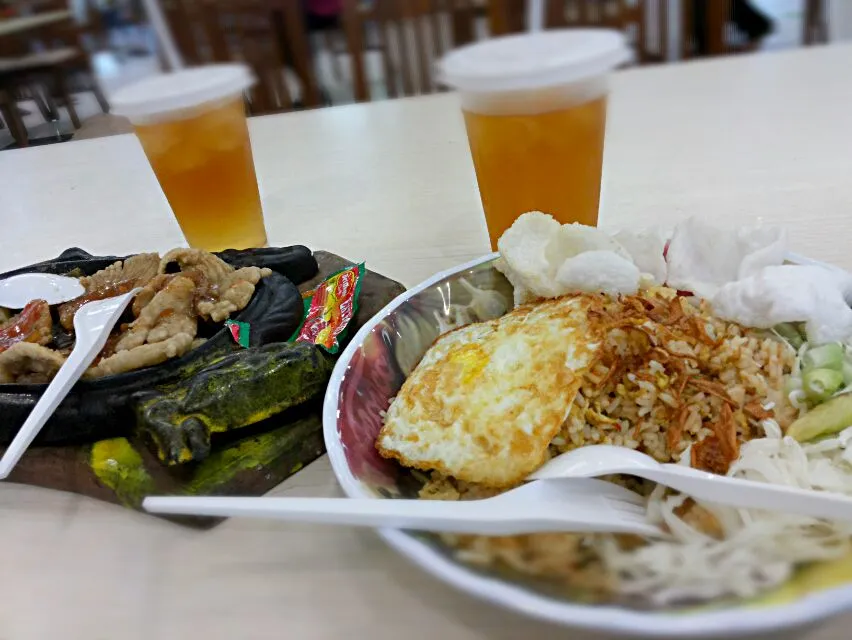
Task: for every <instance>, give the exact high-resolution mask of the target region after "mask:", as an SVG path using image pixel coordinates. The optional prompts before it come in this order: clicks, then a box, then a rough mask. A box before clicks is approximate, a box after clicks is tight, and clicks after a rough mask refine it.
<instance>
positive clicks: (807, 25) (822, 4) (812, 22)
mask: <svg viewBox="0 0 852 640" xmlns="http://www.w3.org/2000/svg"><path fill="white" fill-rule="evenodd" d="M826 4H827V3H826V0H805V11H804V16H803V20H802V44H803V45H805V46H807V45H812V44H824V43H826V42H828V16H827V15H826V14H827V13H828V11H827V7H826Z"/></svg>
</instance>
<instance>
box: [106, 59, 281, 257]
mask: <svg viewBox="0 0 852 640" xmlns="http://www.w3.org/2000/svg"><path fill="white" fill-rule="evenodd" d="M252 83H253V78H252V75H251V73H250V71H249V70H248V68H247V67H245V66H243V65H238V64H226V65H211V66H208V67H197V68H193V69H187V70H185V71H178V72H175V73H168V74H164V75H160V76H155V77H152V78H148V79H146V80H143V81H141V82H139V83H136V84H134V85H132V86H128V87H126V88H124V89H122V90H120V91H119V92H117V93H116V94H115V95H114V96H113V98H112V105H113V109H112V111H113V113H116V114H118V115H123V116H126V117H127V118H129V119H130V121H131V123H132V124H133V128H134V129H135V131H136V135H137V136H138V137H139V142H141V143H142V148H143V149H144V150H145V155H146V156H147V157H148V162H150V163H151V168H152V169H153V170H154V174H155V175H156V176H157V180H158V181H159V183H160V187H161V188H162V190H163V193H164V194H165V196H166V198H167V199H168V201H169V204H170V205H171V208H172V211H173V212H174V214H175V218H177V221H178V224H180V228H181V230H182V231H183V235H184V236H185V237H186V240H187V242H189V244H190V246H192V247H195V248H198V249H205V250H207V251H220V250H223V249H248V248H251V247H262V246H265V245H266V229H265V228H264V225H263V210H262V209H261V204H260V193H259V191H258V187H257V178H256V176H255V172H254V162H253V160H252V153H251V143H250V141H249V134H248V126H247V123H246V114H245V107H244V104H243V92H244V91H245V90H246V89H247V88H248V87H249V86H251V84H252Z"/></svg>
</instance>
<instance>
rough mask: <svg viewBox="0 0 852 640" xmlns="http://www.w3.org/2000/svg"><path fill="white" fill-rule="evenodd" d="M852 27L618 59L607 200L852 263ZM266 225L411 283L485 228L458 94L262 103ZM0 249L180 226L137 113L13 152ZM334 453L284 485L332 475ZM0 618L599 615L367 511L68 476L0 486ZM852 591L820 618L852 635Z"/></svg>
mask: <svg viewBox="0 0 852 640" xmlns="http://www.w3.org/2000/svg"><path fill="white" fill-rule="evenodd" d="M850 65H852V47H849V46H842V47H841V46H838V47H833V48H818V49H810V50H802V51H796V52H784V53H768V54H760V55H754V56H740V57H736V58H729V59H725V60H720V61H713V62H696V63H690V64H684V65H680V66H666V67H656V68H648V69H644V70H632V71H628V72H623V73H619V74H618V75H617V76H616V77H615V78H614V79H613V94H612V101H611V109H610V116H609V117H610V121H609V125H608V129H607V147H606V156H605V174H606V178H605V181H606V184H605V188H604V199H603V205H602V206H603V214H602V224H603V225H604V226H606V227H614V226H623V225H634V226H641V225H647V224H650V223H654V224H662V225H666V226H669V225H671V224H672V223H674V222H675V221H677V220H679V219H681V218H682V217H684V216H686V215H688V214H696V215H700V216H706V217H708V218H712V219H715V220H718V221H719V222H721V223H729V224H741V223H745V222H748V221H754V220H757V219H758V218H763V219H764V220H766V221H767V222H777V223H782V224H784V225H786V226H787V227H788V228H789V230H790V234H791V238H792V244H793V248H794V249H795V250H797V251H799V252H802V253H805V254H809V255H811V256H813V257H817V258H821V259H824V260H827V261H831V262H835V263H837V264H840V265H843V266H845V267H850V268H852V253H850V252H849V251H848V246H849V237H850V234H852V216H850V211H852V153H850V149H852V126H850V119H852V115H850V113H852V112H850V111H849V105H850V104H852V84H850V83H849V82H846V81H844V80H843V79H842V78H843V75H844V73H845V71H846V70H847V69H849V68H850ZM251 131H252V139H253V141H254V149H255V160H256V164H257V167H258V174H259V178H260V181H261V184H262V193H263V197H264V202H265V209H266V215H267V219H268V227H269V232H270V239H271V241H272V242H273V243H288V244H290V243H297V242H298V243H304V244H307V245H309V246H312V247H316V248H325V249H329V250H332V251H335V252H338V253H340V254H342V255H345V256H347V257H350V258H352V259H366V260H367V263H368V265H370V266H371V267H372V268H374V269H376V270H378V271H381V272H383V273H385V274H387V275H390V276H392V277H394V278H397V279H399V280H402V281H403V282H405V283H406V284H409V285H411V284H414V283H416V282H417V281H419V280H421V279H423V278H425V277H427V276H428V275H430V274H431V273H433V272H435V271H437V270H439V269H443V268H446V267H449V266H452V265H454V264H457V263H460V262H463V261H465V260H467V259H469V258H472V257H475V256H478V255H481V254H483V253H485V252H486V251H487V250H488V244H487V239H486V233H485V228H484V222H483V220H482V214H481V206H480V203H479V199H478V194H477V191H476V187H475V181H474V174H473V168H472V164H471V161H470V159H469V154H468V150H467V142H466V139H465V134H464V129H463V124H462V120H461V117H460V114H459V113H458V111H457V109H456V104H455V98H454V97H453V96H451V95H438V96H433V97H428V98H421V99H409V100H400V101H395V102H384V103H377V104H371V105H360V106H349V107H341V108H335V109H326V110H322V111H315V112H310V113H300V114H295V115H286V116H271V117H266V118H258V119H255V120H253V121H252V123H251ZM0 223H1V224H2V232H0V233H2V235H0V238H2V248H3V250H2V252H0V270H2V269H6V268H11V267H14V266H17V265H20V264H25V263H27V262H31V261H34V260H38V259H42V258H47V257H50V256H53V255H55V254H57V253H58V252H59V251H60V250H61V249H63V248H66V247H68V246H73V245H78V246H82V247H84V248H87V249H88V250H90V251H92V252H93V253H115V254H126V253H130V252H133V251H141V250H151V249H159V250H164V249H168V248H170V247H171V246H173V245H175V244H176V243H179V242H180V241H181V237H180V235H179V231H178V228H177V226H176V225H175V224H174V223H173V222H172V220H171V216H170V214H169V211H168V209H167V207H166V203H165V200H164V199H163V196H162V195H161V194H160V192H159V191H158V188H157V184H156V182H155V179H154V177H153V175H152V173H151V172H150V170H149V168H148V166H147V164H146V162H145V159H144V157H143V155H142V151H141V148H140V147H139V146H138V144H137V142H136V140H135V138H133V137H132V136H116V137H110V138H103V139H95V140H87V141H81V142H73V143H69V144H63V145H54V146H49V147H38V148H33V149H26V150H20V151H5V152H3V153H0ZM336 492H337V488H336V483H335V481H334V478H333V477H332V475H331V472H330V470H329V466H328V463H327V461H326V460H325V459H321V460H319V461H317V462H316V463H314V464H313V465H311V466H309V467H308V468H307V469H305V470H304V471H302V472H300V473H298V474H297V475H296V476H295V477H293V478H291V479H290V480H289V481H288V482H286V483H284V484H283V485H282V486H280V487H279V488H278V489H276V491H275V492H274V493H277V494H289V495H335V494H336ZM0 510H2V517H0V550H2V551H0V558H2V563H0V566H2V570H3V578H4V580H3V585H4V586H2V587H0V637H4V638H6V637H8V638H14V639H15V640H19V639H23V638H46V637H57V638H59V637H61V638H86V639H87V640H91V639H92V638H107V637H108V638H111V639H122V640H123V639H124V638H132V639H135V638H139V639H141V638H188V637H199V638H201V637H203V638H205V639H208V640H213V639H215V638H229V639H233V638H311V639H313V638H329V639H335V640H336V639H338V638H343V637H351V638H373V639H375V640H380V639H385V638H387V639H391V638H393V639H394V640H396V639H399V638H405V639H406V640H421V639H422V640H426V639H429V640H433V639H434V638H448V639H449V638H452V639H453V640H455V639H464V640H468V639H474V638H497V639H498V640H499V639H506V640H508V639H510V638H512V639H513V638H518V637H522V636H523V637H527V636H529V637H537V638H564V637H571V638H574V639H577V640H589V639H591V638H599V636H596V635H594V634H587V633H583V632H567V633H566V632H565V631H564V630H558V629H555V628H551V627H548V626H545V625H542V624H538V623H534V622H530V621H528V620H525V619H522V618H521V617H519V616H516V615H514V614H510V613H506V612H501V611H498V610H496V609H494V608H492V607H491V606H489V605H486V604H483V603H479V602H477V601H474V600H473V599H471V598H469V597H467V596H464V595H460V594H458V593H456V592H454V591H453V590H451V589H450V588H448V587H444V586H443V585H441V584H439V583H437V582H436V581H435V580H433V579H432V578H430V577H428V576H426V575H424V574H423V573H422V572H421V571H419V570H417V569H415V568H413V567H411V566H410V565H408V564H407V563H406V562H405V561H403V560H401V559H399V558H397V557H396V556H394V555H393V554H392V553H391V552H390V551H388V550H387V549H386V548H385V547H384V546H383V544H382V543H380V542H379V541H378V539H377V538H376V537H375V536H374V535H373V534H371V533H369V532H364V531H355V530H343V529H333V528H320V527H310V526H283V525H281V524H275V523H265V522H250V521H237V520H232V521H228V522H226V523H224V524H222V525H220V526H219V527H217V528H215V529H213V530H212V531H209V532H196V531H189V530H186V529H183V528H181V527H179V526H177V525H172V524H170V523H166V522H161V521H158V520H156V519H153V518H150V517H146V516H144V515H141V514H137V513H132V512H129V511H126V510H123V509H121V508H119V507H115V506H111V505H106V504H103V503H99V502H96V501H94V500H91V499H87V498H81V497H78V496H74V495H71V494H64V493H59V492H50V491H45V490H40V489H35V488H29V487H19V486H14V485H3V486H2V487H0ZM850 624H852V614H850V615H847V616H845V617H841V618H839V619H836V620H833V621H831V622H829V623H827V624H826V625H824V626H823V627H821V628H820V629H819V630H817V631H813V632H810V633H807V634H804V633H803V634H794V635H793V636H791V637H802V638H804V637H806V638H808V639H809V640H835V639H836V640H841V638H843V639H845V638H847V637H848V628H849V625H850Z"/></svg>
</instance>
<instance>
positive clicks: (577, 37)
mask: <svg viewBox="0 0 852 640" xmlns="http://www.w3.org/2000/svg"><path fill="white" fill-rule="evenodd" d="M632 55H633V54H632V52H631V51H630V49H629V48H628V47H627V44H626V42H625V39H624V36H623V35H622V34H621V33H619V32H618V31H612V30H610V29H560V30H554V31H539V32H536V33H523V34H518V35H512V36H506V37H502V38H493V39H491V40H485V41H483V42H478V43H475V44H471V45H468V46H466V47H462V48H460V49H456V50H455V51H452V52H450V53H449V54H447V55H446V56H445V57H444V58H443V60H441V61H440V62H439V63H438V65H439V66H438V72H439V75H440V78H441V81H442V82H444V83H445V84H447V85H449V86H450V87H453V88H454V89H459V90H461V91H471V92H491V91H514V90H519V89H533V88H539V87H552V86H556V85H560V84H566V83H571V82H575V81H577V80H584V79H586V78H590V77H593V76H596V75H600V74H602V73H606V72H607V71H611V70H612V69H613V68H615V67H617V66H618V65H620V64H622V63H624V62H626V61H628V60H630V59H631V57H632Z"/></svg>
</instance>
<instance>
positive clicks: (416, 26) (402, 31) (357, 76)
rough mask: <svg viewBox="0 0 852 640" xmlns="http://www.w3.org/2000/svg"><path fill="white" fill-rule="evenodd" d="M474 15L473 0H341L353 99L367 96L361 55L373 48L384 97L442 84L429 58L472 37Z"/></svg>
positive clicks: (430, 89)
mask: <svg viewBox="0 0 852 640" xmlns="http://www.w3.org/2000/svg"><path fill="white" fill-rule="evenodd" d="M476 16H477V4H476V2H475V0H373V3H372V4H371V5H365V4H363V3H362V2H360V1H359V0H343V29H344V34H345V37H346V41H347V47H348V52H349V56H350V58H351V62H352V78H353V85H354V86H353V93H354V97H355V99H356V100H357V101H359V102H363V101H366V100H369V99H370V97H371V96H370V89H369V87H368V82H367V71H366V64H365V59H364V57H365V53H366V52H367V51H368V50H369V49H371V48H372V49H374V50H376V51H377V52H378V53H379V54H380V55H381V58H382V68H383V76H384V82H385V88H386V91H387V95H388V97H391V98H394V97H397V96H411V95H417V94H425V93H432V92H434V91H439V90H441V87H439V85H438V83H437V82H436V81H435V78H434V77H433V74H432V64H433V62H434V61H435V60H436V59H437V58H439V57H441V56H442V55H443V54H444V53H445V52H447V51H448V50H449V49H451V48H453V47H457V46H461V45H463V44H467V43H468V42H471V41H472V40H474V38H475V20H476ZM370 36H373V38H374V40H376V43H375V44H373V43H370Z"/></svg>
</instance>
